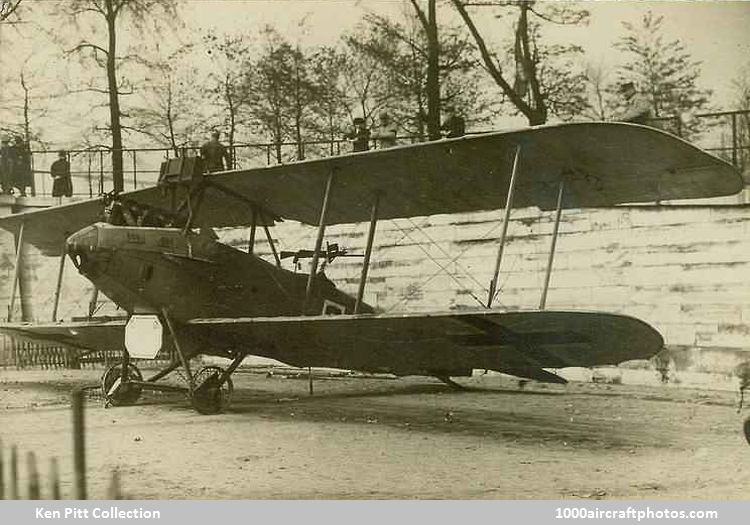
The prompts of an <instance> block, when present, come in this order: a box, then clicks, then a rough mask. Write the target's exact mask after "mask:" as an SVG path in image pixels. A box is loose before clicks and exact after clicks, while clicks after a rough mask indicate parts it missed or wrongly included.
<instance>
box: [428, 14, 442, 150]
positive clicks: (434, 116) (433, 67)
mask: <svg viewBox="0 0 750 525" xmlns="http://www.w3.org/2000/svg"><path fill="white" fill-rule="evenodd" d="M427 18H428V20H427V27H426V28H425V30H426V33H427V135H428V136H429V138H430V140H437V139H439V138H440V71H439V69H438V58H439V55H440V44H439V42H438V29H437V17H436V12H435V0H429V2H428V5H427Z"/></svg>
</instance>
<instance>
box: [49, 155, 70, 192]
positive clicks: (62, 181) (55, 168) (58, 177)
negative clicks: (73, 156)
mask: <svg viewBox="0 0 750 525" xmlns="http://www.w3.org/2000/svg"><path fill="white" fill-rule="evenodd" d="M57 157H58V158H57V160H56V161H55V162H53V163H52V166H50V168H49V174H50V175H52V196H53V197H70V196H71V195H73V184H72V182H71V180H70V163H69V162H68V154H67V152H66V151H64V150H61V151H59V152H58V153H57Z"/></svg>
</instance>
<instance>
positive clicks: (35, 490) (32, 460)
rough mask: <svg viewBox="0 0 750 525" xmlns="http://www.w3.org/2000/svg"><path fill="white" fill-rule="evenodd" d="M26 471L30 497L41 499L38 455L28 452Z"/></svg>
mask: <svg viewBox="0 0 750 525" xmlns="http://www.w3.org/2000/svg"><path fill="white" fill-rule="evenodd" d="M26 472H27V474H28V477H29V479H28V486H29V493H28V494H29V499H39V471H38V470H37V468H36V456H35V455H34V453H33V452H27V453H26Z"/></svg>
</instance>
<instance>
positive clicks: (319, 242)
mask: <svg viewBox="0 0 750 525" xmlns="http://www.w3.org/2000/svg"><path fill="white" fill-rule="evenodd" d="M332 187H333V172H331V173H329V174H328V180H327V181H326V189H325V192H324V193H323V204H322V206H321V208H320V220H319V221H318V237H317V239H315V250H314V251H313V256H312V262H311V263H310V275H309V276H308V277H307V287H306V288H305V302H304V304H303V307H302V313H303V314H306V313H307V309H308V307H309V306H310V305H309V303H310V300H311V299H312V295H313V289H314V286H315V274H316V273H317V272H318V260H319V258H320V249H321V248H322V246H323V236H324V235H325V231H326V217H327V216H328V204H329V203H330V197H331V188H332Z"/></svg>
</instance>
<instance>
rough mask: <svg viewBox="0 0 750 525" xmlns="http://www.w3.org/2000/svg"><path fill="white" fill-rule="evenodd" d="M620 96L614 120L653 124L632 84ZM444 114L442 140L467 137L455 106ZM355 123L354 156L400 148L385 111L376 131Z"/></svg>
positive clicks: (623, 86)
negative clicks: (363, 152)
mask: <svg viewBox="0 0 750 525" xmlns="http://www.w3.org/2000/svg"><path fill="white" fill-rule="evenodd" d="M618 93H619V95H620V97H621V98H622V103H623V106H624V109H623V110H622V112H621V113H620V114H619V115H618V116H617V117H616V118H615V119H614V120H616V121H618V122H630V123H633V124H642V125H648V124H651V123H652V119H653V113H652V110H651V104H650V102H649V100H648V99H647V98H646V97H645V96H644V95H642V94H641V93H639V92H638V90H637V89H636V86H635V84H634V83H633V82H624V83H622V84H621V85H620V86H619V89H618ZM444 112H445V115H446V116H445V119H444V120H443V122H442V123H441V125H440V130H441V132H442V135H443V138H448V139H452V138H458V137H463V136H464V135H465V134H466V119H465V118H464V116H463V115H462V114H461V113H460V112H458V111H457V110H456V108H455V107H453V106H448V107H446V108H445V110H444ZM352 123H353V127H352V130H351V131H350V132H349V133H347V134H346V135H345V136H344V138H346V139H348V140H349V141H350V142H351V145H352V151H354V152H357V151H368V150H369V149H371V146H375V147H376V148H378V149H383V148H391V147H393V146H396V145H397V144H398V141H397V128H396V125H395V123H394V122H393V121H392V120H391V118H390V115H389V114H388V113H387V112H386V111H383V112H381V113H380V115H379V119H378V125H377V126H375V127H374V128H373V129H370V128H369V127H368V126H367V121H366V120H365V119H364V118H363V117H356V118H354V119H353V121H352Z"/></svg>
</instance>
